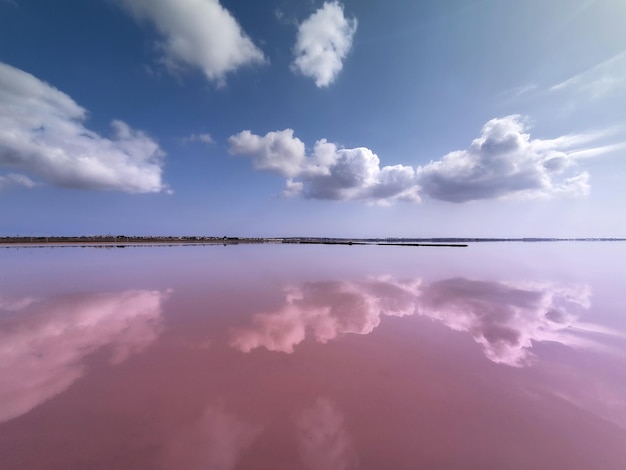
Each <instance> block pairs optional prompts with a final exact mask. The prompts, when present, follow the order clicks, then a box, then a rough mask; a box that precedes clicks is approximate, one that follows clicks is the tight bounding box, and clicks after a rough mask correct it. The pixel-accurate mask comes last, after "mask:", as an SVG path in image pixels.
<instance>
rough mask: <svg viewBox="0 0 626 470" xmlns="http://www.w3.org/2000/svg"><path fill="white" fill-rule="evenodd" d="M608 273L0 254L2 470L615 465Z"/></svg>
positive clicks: (625, 456)
mask: <svg viewBox="0 0 626 470" xmlns="http://www.w3.org/2000/svg"><path fill="white" fill-rule="evenodd" d="M625 260H626V244H623V243H622V244H620V243H544V244H513V243H508V244H507V243H504V244H484V245H471V246H470V247H469V248H466V249H454V248H409V247H377V246H372V247H368V246H366V247H358V246H354V247H345V246H270V245H261V246H228V247H222V246H208V247H176V248H125V249H94V248H90V249H88V248H57V249H50V248H46V249H41V248H39V249H37V248H27V249H19V250H16V249H0V468H2V469H7V470H8V469H19V470H26V469H64V470H68V469H86V468H89V469H100V468H102V469H123V468H128V469H144V468H145V469H217V470H227V469H239V468H243V469H247V468H250V469H295V468H303V469H313V470H317V469H319V470H321V469H324V470H335V469H337V470H339V469H353V468H354V469H356V468H363V469H383V468H388V469H404V468H406V469H417V468H420V469H422V468H423V469H504V468H506V469H620V470H623V469H624V468H626V312H625V310H624V295H625V294H626V262H624V261H625Z"/></svg>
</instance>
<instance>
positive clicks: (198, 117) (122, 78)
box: [0, 0, 626, 237]
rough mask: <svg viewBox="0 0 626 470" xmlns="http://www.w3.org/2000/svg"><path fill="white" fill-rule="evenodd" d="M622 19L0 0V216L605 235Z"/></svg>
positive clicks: (510, 9)
mask: <svg viewBox="0 0 626 470" xmlns="http://www.w3.org/2000/svg"><path fill="white" fill-rule="evenodd" d="M624 20H626V3H624V2H623V1H621V0H595V1H594V0H551V1H550V2H545V1H539V0H526V1H523V2H520V1H512V0H511V1H509V0H501V1H496V0H481V1H473V0H466V1H460V0H456V1H453V0H445V1H438V2H425V1H423V2H422V1H400V0H394V1H387V2H383V1H375V0H354V1H345V2H323V1H304V0H303V1H299V2H293V1H287V0H275V1H272V0H268V1H257V2H243V1H236V0H232V1H221V2H218V1H217V0H150V1H148V0H93V1H90V2H84V1H80V0H68V1H64V2H49V1H45V0H31V1H28V0H0V235H46V234H50V235H52V234H61V235H73V234H85V235H87V234H107V233H114V234H127V235H131V234H174V235H178V234H194V235H195V234H197V235H218V236H222V235H239V236H280V235H284V236H295V235H311V236H363V237H369V236H379V237H387V236H405V237H413V236H414V237H429V236H511V237H515V236H562V237H568V236H620V237H625V236H626V217H624V216H623V209H622V205H623V202H624V201H626V188H625V185H624V184H623V180H624V178H625V177H626V163H625V162H624V155H625V153H626V113H625V112H624V109H626V30H625V29H624V28H623V23H624Z"/></svg>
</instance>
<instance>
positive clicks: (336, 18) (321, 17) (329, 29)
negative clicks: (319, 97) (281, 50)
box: [292, 2, 357, 87]
mask: <svg viewBox="0 0 626 470" xmlns="http://www.w3.org/2000/svg"><path fill="white" fill-rule="evenodd" d="M356 29H357V20H356V18H352V19H347V18H346V17H345V16H344V14H343V6H342V5H341V4H340V3H339V2H325V3H324V5H323V6H322V7H321V8H320V9H318V10H317V11H316V12H315V13H313V14H312V15H311V16H310V17H309V18H307V19H306V20H304V21H303V22H302V24H301V25H300V27H299V28H298V37H297V40H296V45H295V47H294V55H295V59H294V62H293V64H292V69H293V70H295V71H298V72H300V73H301V74H303V75H305V76H307V77H310V78H312V79H313V80H315V84H316V85H317V86H318V87H325V86H328V85H330V84H331V83H332V82H333V81H335V79H336V78H337V75H338V74H339V72H340V71H341V69H342V68H343V61H344V59H345V58H346V56H347V55H348V53H349V52H350V49H351V48H352V38H353V36H354V33H355V32H356Z"/></svg>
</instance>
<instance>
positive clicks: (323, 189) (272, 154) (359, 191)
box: [228, 129, 420, 204]
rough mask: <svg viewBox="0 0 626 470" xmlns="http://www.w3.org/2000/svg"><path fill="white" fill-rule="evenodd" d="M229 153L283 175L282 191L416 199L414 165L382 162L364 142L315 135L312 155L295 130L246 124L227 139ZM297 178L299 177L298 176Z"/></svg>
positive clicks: (372, 199)
mask: <svg viewBox="0 0 626 470" xmlns="http://www.w3.org/2000/svg"><path fill="white" fill-rule="evenodd" d="M228 142H229V145H230V147H229V152H230V153H231V154H232V155H245V156H248V157H250V158H252V162H253V164H254V166H255V168H257V169H259V170H269V171H273V172H275V173H278V174H280V175H282V176H285V177H287V178H288V179H287V183H286V188H285V195H288V196H294V195H298V194H302V195H304V197H307V198H315V199H335V200H361V201H370V202H375V203H383V204H384V203H390V202H392V201H395V200H406V201H414V202H417V201H419V200H420V199H419V194H418V189H419V188H418V186H417V182H416V173H415V170H414V169H413V168H412V167H410V166H405V165H393V166H383V167H381V166H380V159H379V158H378V156H377V155H376V154H375V153H373V152H372V151H371V150H370V149H368V148H365V147H360V148H354V149H342V148H338V147H337V145H336V144H333V143H331V142H328V141H327V140H326V139H321V140H318V141H317V142H316V143H315V146H314V147H313V150H312V152H311V153H310V155H307V152H306V148H305V145H304V143H303V142H302V141H301V140H300V139H298V138H297V137H294V134H293V130H291V129H285V130H283V131H276V132H268V133H267V134H266V135H264V136H259V135H256V134H252V133H251V132H250V131H249V130H245V131H243V132H240V133H239V134H236V135H233V136H231V137H230V138H229V139H228ZM296 178H297V179H296Z"/></svg>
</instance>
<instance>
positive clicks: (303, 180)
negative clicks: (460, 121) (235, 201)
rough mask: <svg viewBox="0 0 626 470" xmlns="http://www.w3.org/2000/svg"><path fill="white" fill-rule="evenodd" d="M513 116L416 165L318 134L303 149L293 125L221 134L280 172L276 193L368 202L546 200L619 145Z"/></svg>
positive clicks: (570, 188)
mask: <svg viewBox="0 0 626 470" xmlns="http://www.w3.org/2000/svg"><path fill="white" fill-rule="evenodd" d="M526 131H527V129H526V125H525V123H524V122H523V119H522V118H521V117H520V116H517V115H512V116H505V117H502V118H497V119H492V120H490V121H489V122H487V123H486V124H485V125H484V127H483V129H482V132H481V135H480V137H478V138H477V139H474V141H473V142H472V144H471V145H470V147H469V148H468V149H467V150H457V151H454V152H450V153H449V154H447V155H445V156H444V157H442V158H441V159H439V160H437V161H432V162H430V163H428V164H426V165H423V166H417V167H411V166H407V165H388V166H383V167H381V166H380V159H379V158H378V156H377V155H376V154H375V153H374V152H373V151H372V150H370V149H368V148H365V147H357V148H353V149H342V148H339V147H338V146H337V145H336V144H333V143H331V142H328V141H327V140H326V139H320V140H318V141H317V142H316V143H315V145H314V146H313V149H312V150H311V151H309V152H308V153H307V149H306V147H305V145H304V143H303V142H302V141H301V140H300V139H298V138H297V137H295V136H294V131H293V130H291V129H285V130H283V131H276V132H268V133H267V134H266V135H265V136H260V135H256V134H253V133H252V132H250V131H249V130H245V131H243V132H240V133H239V134H236V135H233V136H231V137H230V138H229V144H230V148H229V151H230V153H231V154H232V155H244V156H248V157H250V158H252V161H253V164H254V166H255V168H257V169H259V170H268V171H273V172H275V173H278V174H280V175H282V176H285V177H286V178H287V181H286V187H285V190H284V192H283V194H285V195H286V196H296V195H298V194H300V195H302V196H304V197H306V198H314V199H329V200H358V201H366V202H370V203H375V204H390V203H392V202H394V201H410V202H420V201H421V200H422V198H423V197H424V196H427V197H430V198H431V199H439V200H443V201H448V202H455V203H461V202H467V201H472V200H478V199H511V198H518V199H533V198H543V199H550V198H556V197H576V196H584V195H587V194H588V193H589V190H590V185H589V174H588V173H587V172H586V171H584V170H582V169H580V168H579V167H578V163H577V162H578V161H579V160H582V159H583V158H589V157H593V156H598V155H602V154H605V153H609V152H614V151H616V150H619V149H620V148H622V147H623V145H624V143H617V144H608V145H607V144H604V145H596V142H597V141H599V140H600V139H604V138H605V137H607V136H608V135H609V134H610V133H611V132H613V131H605V132H591V133H583V134H569V135H564V136H561V137H557V138H554V139H531V138H530V134H528V133H527V132H526Z"/></svg>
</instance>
